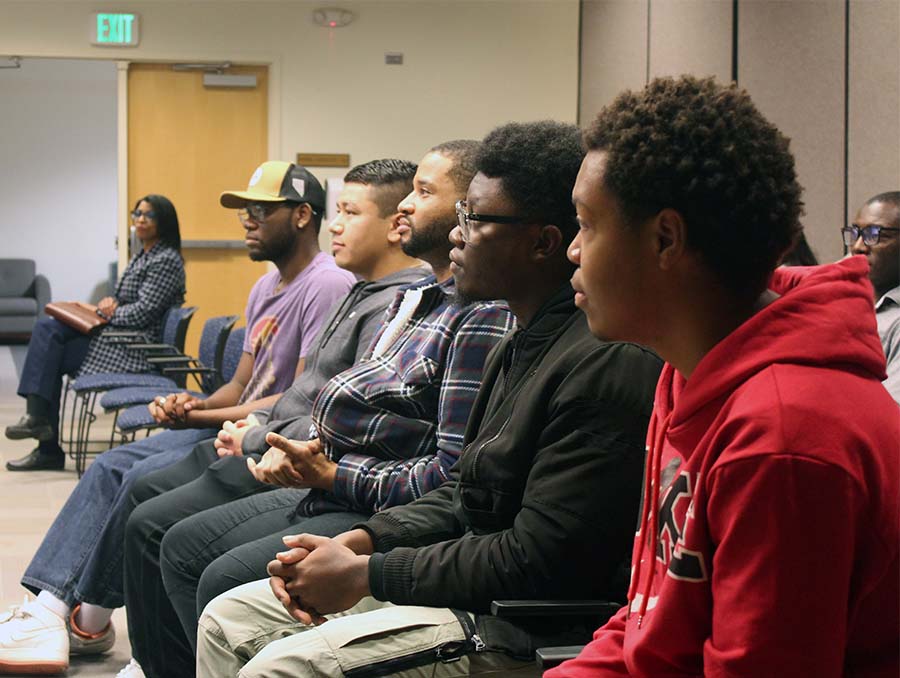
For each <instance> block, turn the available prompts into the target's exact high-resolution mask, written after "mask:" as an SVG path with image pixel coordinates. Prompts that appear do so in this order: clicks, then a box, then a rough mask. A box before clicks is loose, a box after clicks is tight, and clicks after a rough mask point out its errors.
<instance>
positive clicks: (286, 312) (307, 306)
mask: <svg viewBox="0 0 900 678" xmlns="http://www.w3.org/2000/svg"><path fill="white" fill-rule="evenodd" d="M280 280H281V274H280V273H279V272H278V271H272V272H271V273H266V274H265V275H264V276H263V277H261V278H260V279H259V280H257V281H256V284H255V285H254V286H253V290H252V291H251V292H250V297H249V299H248V300H247V312H246V316H245V317H246V318H247V336H246V338H245V339H244V351H246V352H247V353H249V354H251V355H252V356H253V375H252V376H251V378H250V383H248V384H247V386H246V388H244V392H243V393H242V394H241V399H240V401H241V402H242V403H243V402H249V401H251V400H256V399H258V398H263V397H265V396H268V395H272V394H273V393H283V392H284V391H286V390H287V389H288V387H289V386H290V385H291V384H292V383H293V382H294V373H295V372H296V371H297V361H298V360H299V359H300V358H303V357H305V356H306V354H307V352H308V351H309V349H310V347H311V346H312V344H313V341H314V340H315V338H316V336H317V335H318V334H319V328H320V327H321V325H322V321H323V320H325V318H326V317H327V316H328V312H329V311H330V310H331V307H332V306H334V304H335V303H337V301H338V300H340V299H342V298H343V297H344V296H346V294H347V292H349V291H350V288H351V287H353V285H354V283H355V282H356V278H355V277H354V276H353V274H352V273H350V272H348V271H345V270H343V269H342V268H339V267H338V265H337V264H336V263H334V258H333V257H331V256H329V255H327V254H325V253H324V252H319V254H317V255H316V256H315V258H313V260H312V261H311V262H310V264H309V265H308V266H307V267H306V268H305V269H303V271H302V272H301V273H300V275H298V276H297V277H296V278H294V279H293V280H292V281H291V283H290V285H286V286H285V287H284V288H282V289H281V290H279V291H278V292H276V291H275V288H276V287H278V283H279V281H280Z"/></svg>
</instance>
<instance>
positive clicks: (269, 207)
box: [241, 201, 287, 222]
mask: <svg viewBox="0 0 900 678" xmlns="http://www.w3.org/2000/svg"><path fill="white" fill-rule="evenodd" d="M286 204H287V202H286V201H281V202H248V203H247V206H246V207H245V208H244V209H243V210H241V211H242V212H244V214H246V215H247V216H249V217H250V218H251V219H253V221H256V222H262V221H265V220H266V219H268V218H269V217H271V216H272V215H273V214H275V212H277V211H278V210H279V209H281V208H282V207H284V206H285V205H286Z"/></svg>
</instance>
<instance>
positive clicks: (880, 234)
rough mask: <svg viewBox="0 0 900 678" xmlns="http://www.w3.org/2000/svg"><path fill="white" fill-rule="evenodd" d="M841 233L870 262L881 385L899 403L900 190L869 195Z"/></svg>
mask: <svg viewBox="0 0 900 678" xmlns="http://www.w3.org/2000/svg"><path fill="white" fill-rule="evenodd" d="M841 235H842V236H843V238H844V247H846V248H847V249H848V250H849V251H850V252H851V253H852V254H863V255H865V257H866V259H867V260H868V261H869V280H870V281H871V282H872V287H874V288H875V318H876V320H877V321H878V336H879V337H880V338H881V345H882V347H883V348H884V356H885V358H886V359H887V379H885V380H884V386H885V388H887V390H888V391H889V392H890V394H891V395H892V396H893V398H894V400H896V401H897V402H898V403H900V191H889V192H887V193H879V194H878V195H876V196H875V197H873V198H869V200H867V201H866V204H865V205H863V206H862V207H861V208H860V209H859V212H857V213H856V218H855V219H854V220H853V223H852V224H850V225H849V226H846V227H844V228H842V229H841Z"/></svg>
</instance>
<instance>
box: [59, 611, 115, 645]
mask: <svg viewBox="0 0 900 678" xmlns="http://www.w3.org/2000/svg"><path fill="white" fill-rule="evenodd" d="M80 607H81V603H78V605H76V606H75V607H74V608H73V609H72V612H71V613H70V614H69V619H68V620H67V626H68V628H69V654H102V653H104V652H108V651H109V650H110V649H112V646H113V645H115V644H116V629H115V627H114V626H113V624H112V622H109V623H108V624H107V625H106V628H105V629H103V630H102V631H101V632H100V633H87V632H86V631H82V630H81V629H80V628H78V624H76V623H75V615H77V614H78V609H79V608H80Z"/></svg>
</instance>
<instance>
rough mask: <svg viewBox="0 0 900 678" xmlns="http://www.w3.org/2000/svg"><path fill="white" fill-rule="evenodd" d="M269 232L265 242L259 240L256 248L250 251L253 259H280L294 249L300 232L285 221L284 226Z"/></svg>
mask: <svg viewBox="0 0 900 678" xmlns="http://www.w3.org/2000/svg"><path fill="white" fill-rule="evenodd" d="M272 230H273V231H274V232H273V233H271V234H269V235H268V237H267V238H266V241H265V242H259V243H258V244H257V246H256V248H255V249H251V250H250V251H249V255H250V260H251V261H280V260H281V259H283V258H284V257H286V256H289V255H290V253H291V252H293V251H294V245H295V244H296V242H297V238H299V237H300V232H299V231H297V230H296V229H294V228H291V225H290V222H285V224H284V226H283V227H282V228H279V229H277V230H275V229H272Z"/></svg>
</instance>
